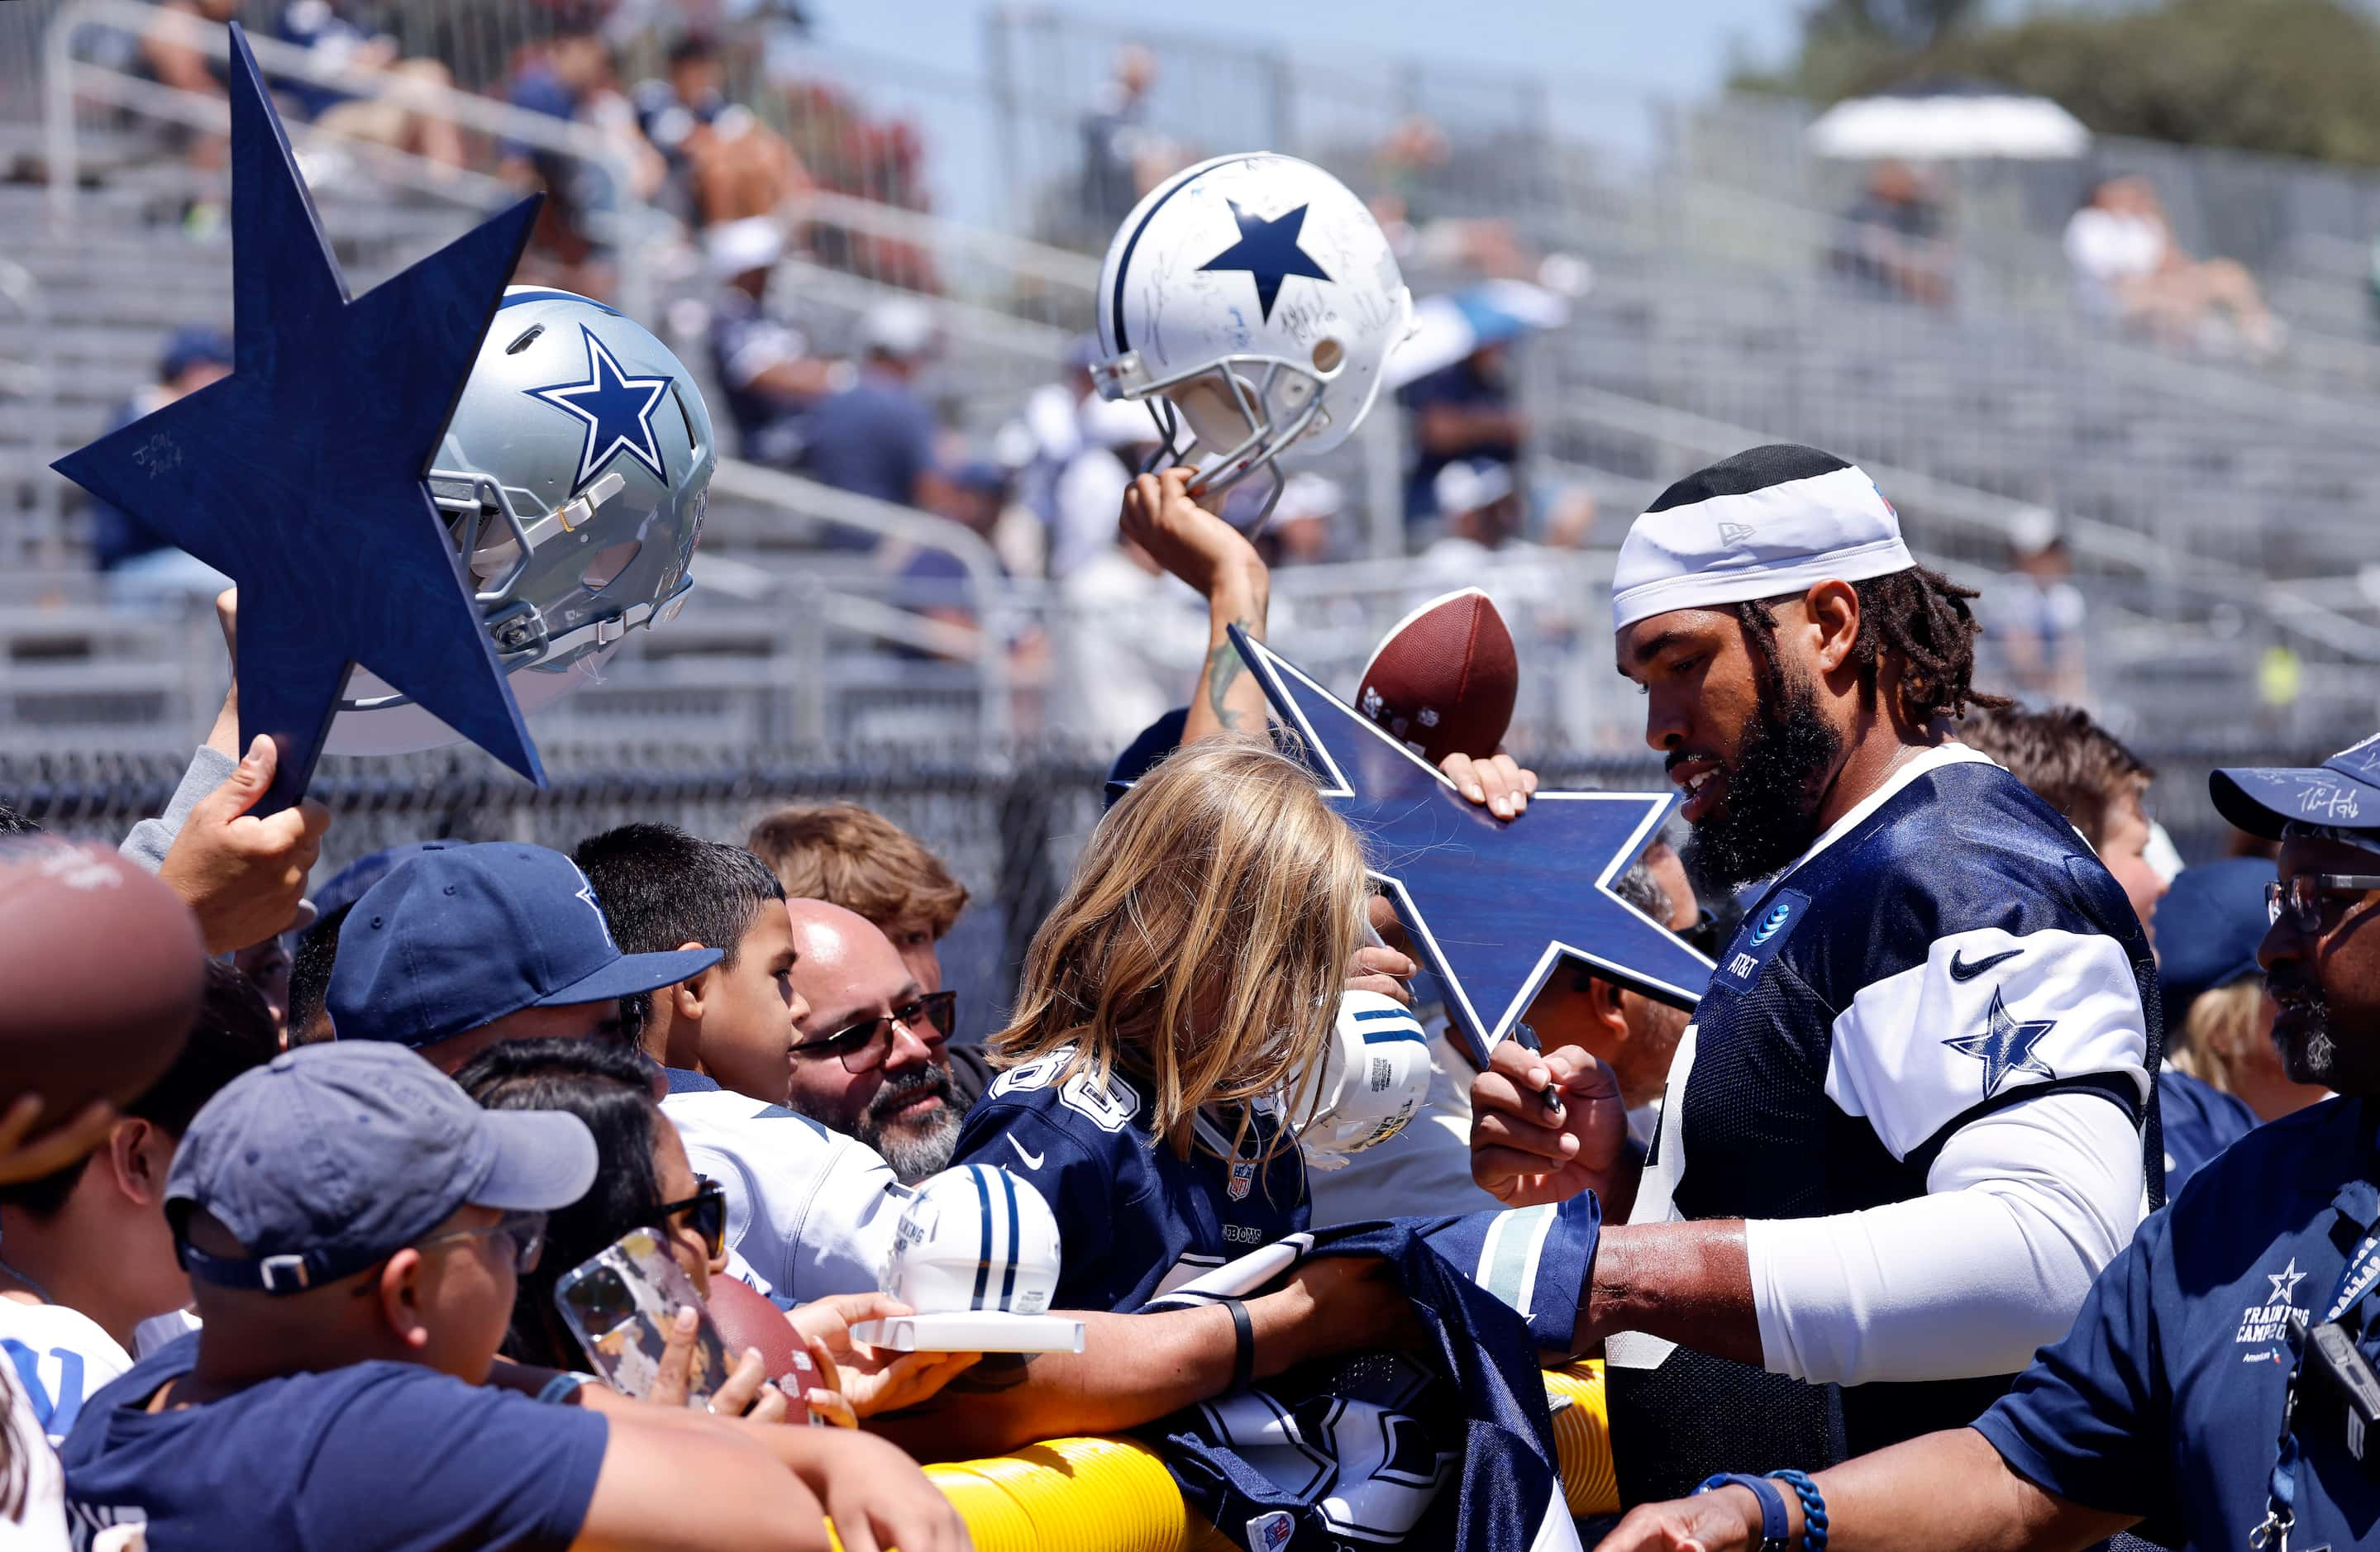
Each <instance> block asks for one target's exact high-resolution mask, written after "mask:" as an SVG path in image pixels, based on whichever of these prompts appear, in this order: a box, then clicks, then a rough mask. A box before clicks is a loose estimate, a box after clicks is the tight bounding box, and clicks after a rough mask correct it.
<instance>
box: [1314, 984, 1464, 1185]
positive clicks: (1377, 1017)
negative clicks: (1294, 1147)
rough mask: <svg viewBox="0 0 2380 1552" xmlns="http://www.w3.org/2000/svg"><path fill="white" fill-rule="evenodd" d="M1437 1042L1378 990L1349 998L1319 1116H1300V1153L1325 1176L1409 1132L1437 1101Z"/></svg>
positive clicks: (1326, 1061) (1327, 1067) (1318, 1094)
mask: <svg viewBox="0 0 2380 1552" xmlns="http://www.w3.org/2000/svg"><path fill="white" fill-rule="evenodd" d="M1429 1077H1430V1065H1429V1040H1428V1037H1427V1036H1426V1035H1424V1034H1423V1032H1422V1027H1421V1021H1420V1020H1419V1019H1417V1018H1415V1017H1414V1013H1413V1010H1412V1009H1410V1008H1408V1007H1406V1006H1405V1005H1404V1004H1403V1003H1402V1002H1399V1001H1397V1000H1395V999H1393V998H1390V997H1383V996H1382V995H1381V994H1380V993H1378V992H1377V991H1349V992H1343V993H1342V994H1341V996H1340V998H1339V1017H1338V1019H1337V1021H1336V1025H1335V1027H1334V1028H1333V1029H1332V1030H1331V1032H1330V1051H1329V1053H1328V1054H1327V1055H1326V1056H1325V1057H1324V1058H1323V1062H1322V1081H1321V1082H1320V1083H1319V1084H1318V1085H1316V1086H1315V1092H1314V1100H1313V1106H1312V1110H1311V1113H1310V1114H1309V1115H1308V1117H1307V1118H1306V1119H1305V1121H1304V1122H1302V1123H1301V1122H1297V1121H1296V1119H1295V1118H1294V1117H1293V1118H1292V1122H1293V1124H1295V1125H1296V1127H1297V1141H1298V1146H1300V1147H1302V1148H1304V1149H1305V1158H1306V1162H1308V1163H1309V1164H1312V1165H1313V1166H1314V1167H1315V1168H1317V1169H1321V1170H1336V1169H1341V1168H1342V1167H1344V1166H1345V1164H1346V1162H1347V1155H1349V1154H1353V1153H1361V1152H1363V1151H1364V1150H1365V1149H1366V1148H1367V1147H1372V1146H1377V1145H1378V1144H1380V1143H1385V1142H1387V1141H1388V1140H1389V1139H1390V1137H1393V1136H1395V1135H1396V1134H1398V1133H1400V1132H1402V1131H1403V1130H1404V1129H1405V1123H1406V1122H1409V1121H1411V1120H1413V1118H1414V1117H1415V1115H1416V1114H1418V1113H1419V1112H1420V1110H1421V1107H1422V1102H1423V1101H1424V1100H1426V1099H1427V1098H1428V1097H1429Z"/></svg>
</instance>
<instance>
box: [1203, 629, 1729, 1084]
mask: <svg viewBox="0 0 2380 1552" xmlns="http://www.w3.org/2000/svg"><path fill="white" fill-rule="evenodd" d="M1232 644H1233V647H1234V648H1235V649H1238V651H1239V654H1240V661H1242V662H1244V663H1245V664H1247V665H1248V668H1249V670H1250V672H1252V673H1255V674H1256V676H1257V683H1258V684H1260V685H1263V686H1264V692H1265V695H1266V697H1267V698H1268V699H1269V700H1270V701H1271V702H1272V705H1273V709H1274V710H1275V711H1277V712H1278V713H1279V714H1280V717H1281V721H1282V722H1283V724H1285V725H1286V727H1287V728H1288V729H1289V730H1290V731H1291V732H1292V733H1293V734H1295V735H1296V737H1297V739H1298V740H1299V741H1300V742H1301V743H1302V746H1303V747H1302V749H1301V750H1300V753H1301V754H1302V755H1303V756H1304V758H1305V762H1306V764H1307V766H1308V767H1309V768H1311V769H1312V770H1313V771H1314V772H1315V775H1316V776H1317V778H1318V780H1319V781H1320V782H1321V784H1322V795H1323V797H1324V798H1325V799H1327V800H1328V801H1329V802H1330V806H1331V807H1332V808H1334V809H1335V810H1337V811H1338V813H1339V815H1340V816H1341V817H1342V818H1344V819H1346V821H1347V822H1348V824H1349V825H1350V826H1352V827H1353V828H1354V831H1355V833H1356V835H1357V836H1358V837H1359V838H1360V839H1361V840H1362V842H1363V843H1364V855H1365V860H1366V870H1367V871H1368V872H1369V873H1370V875H1371V876H1372V877H1373V878H1374V879H1378V881H1379V884H1380V887H1381V890H1382V891H1383V892H1384V893H1385V894H1386V895H1387V896H1388V898H1389V900H1390V903H1392V904H1393V905H1395V907H1396V911H1397V915H1398V917H1399V918H1400V919H1402V920H1403V923H1404V925H1405V928H1406V930H1407V931H1408V932H1409V933H1410V934H1411V935H1412V938H1413V941H1414V947H1415V949H1416V950H1417V951H1418V952H1419V953H1420V957H1421V958H1422V960H1423V962H1424V963H1425V964H1427V966H1428V968H1429V970H1430V973H1431V974H1432V975H1434V976H1437V977H1438V981H1439V988H1440V989H1441V990H1442V991H1443V992H1444V993H1445V999H1446V1005H1447V1011H1448V1012H1449V1014H1450V1015H1451V1019H1452V1022H1453V1025H1454V1028H1455V1030H1456V1031H1457V1032H1458V1034H1459V1035H1460V1037H1462V1038H1463V1041H1464V1042H1465V1043H1466V1044H1467V1045H1468V1046H1469V1047H1470V1048H1471V1052H1472V1056H1473V1058H1474V1060H1475V1061H1477V1062H1479V1064H1480V1065H1482V1066H1483V1067H1484V1066H1485V1065H1486V1064H1487V1061H1488V1053H1489V1052H1491V1051H1493V1050H1494V1049H1495V1048H1496V1046H1497V1044H1498V1043H1499V1042H1500V1041H1501V1040H1502V1039H1503V1038H1504V1037H1505V1036H1506V1035H1508V1034H1510V1033H1511V1032H1512V1026H1513V1025H1515V1024H1517V1023H1518V1022H1520V1019H1521V1015H1522V1014H1523V1013H1524V1012H1526V1011H1527V1009H1528V1006H1529V1003H1530V1001H1531V1000H1532V999H1534V998H1535V997H1536V994H1537V991H1538V988H1541V987H1543V986H1544V985H1545V983H1546V981H1547V979H1548V977H1549V976H1551V975H1552V974H1553V972H1554V969H1555V967H1556V966H1557V965H1558V964H1560V963H1562V962H1563V961H1565V960H1568V961H1571V962H1573V963H1574V964H1583V965H1585V966H1587V967H1589V968H1591V969H1592V970H1593V971H1594V972H1595V973H1596V974H1597V976H1603V977H1605V978H1607V979H1609V980H1611V981H1614V982H1617V983H1618V984H1620V985H1621V986H1624V987H1627V988H1630V989H1631V990H1633V991H1637V992H1641V993H1643V994H1645V995H1646V996H1649V997H1654V998H1657V999H1658V1000H1661V1001H1664V1002H1668V1003H1670V1004H1672V1005H1675V1006H1679V1007H1691V1006H1693V1005H1694V1002H1695V1001H1696V1000H1699V999H1700V998H1701V996H1702V992H1703V988H1705V987H1706V985H1707V984H1708V983H1709V980H1710V972H1711V964H1710V961H1708V960H1707V959H1705V958H1704V957H1703V956H1702V955H1701V954H1699V953H1696V952H1694V950H1693V949H1691V948H1689V947H1687V946H1686V944H1685V943H1684V942H1683V941H1682V940H1680V939H1679V938H1678V937H1677V936H1676V935H1675V934H1673V933H1671V932H1670V930H1669V929H1668V928H1665V927H1663V926H1662V925H1661V924H1660V923H1659V922H1657V921H1655V920H1654V919H1653V918H1652V917H1650V916H1647V915H1645V914H1644V913H1642V912H1640V911H1638V910H1636V909H1635V907H1633V906H1632V905H1630V904H1629V903H1627V902H1625V901H1623V900H1621V898H1620V897H1619V896H1618V895H1617V894H1615V893H1613V892H1612V891H1611V883H1612V880H1613V879H1617V878H1618V877H1619V876H1620V875H1621V873H1623V872H1625V871H1626V870H1627V867H1628V866H1629V864H1630V863H1632V862H1633V861H1634V860H1635V859H1636V857H1637V856H1638V855H1640V854H1641V853H1642V852H1643V851H1644V850H1645V845H1646V844H1647V843H1649V842H1650V841H1651V840H1652V839H1653V836H1654V834H1655V832H1656V831H1658V830H1659V828H1660V824H1661V820H1662V819H1663V818H1666V817H1667V816H1668V815H1669V812H1670V808H1671V806H1673V805H1674V804H1675V803H1676V801H1677V799H1676V797H1675V796H1674V795H1673V794H1669V793H1606V792H1539V793H1537V794H1536V795H1535V796H1533V797H1531V798H1530V799H1529V810H1528V812H1527V813H1526V814H1525V815H1524V816H1522V817H1521V818H1517V819H1500V818H1496V817H1495V816H1493V815H1492V814H1490V813H1488V810H1487V809H1486V808H1483V807H1481V806H1478V805H1477V804H1475V803H1471V802H1468V801H1466V800H1465V799H1464V798H1463V794H1461V793H1460V792H1457V791H1456V790H1455V787H1454V783H1453V782H1451V781H1449V780H1448V779H1447V778H1446V776H1445V775H1444V774H1443V773H1442V772H1440V771H1439V770H1436V769H1435V768H1433V767H1432V766H1431V765H1429V763H1428V762H1427V761H1426V760H1424V759H1422V758H1420V757H1419V756H1417V755H1415V753H1414V752H1413V751H1412V750H1411V749H1409V748H1407V747H1406V746H1404V745H1403V744H1401V743H1399V742H1398V741H1397V739H1396V738H1395V737H1394V736H1392V735H1391V734H1390V732H1389V731H1388V730H1387V729H1384V728H1382V727H1381V726H1380V725H1379V724H1378V723H1377V722H1374V721H1371V720H1370V719H1369V718H1367V717H1366V716H1364V715H1363V714H1362V713H1360V712H1358V711H1357V710H1356V709H1354V707H1351V706H1349V705H1347V704H1346V703H1345V702H1343V701H1342V700H1340V699H1339V698H1338V697H1335V696H1333V695H1331V694H1330V691H1328V690H1326V689H1324V688H1323V687H1322V686H1321V685H1318V684H1316V683H1315V682H1314V681H1313V680H1312V679H1310V678H1308V677H1307V676H1306V675H1305V673H1301V672H1300V671H1299V670H1298V669H1297V668H1296V667H1295V666H1293V664H1291V663H1290V662H1288V661H1286V660H1284V659H1282V658H1280V657H1277V656H1275V655H1274V654H1273V653H1272V652H1271V651H1270V650H1269V649H1267V648H1266V647H1265V646H1264V645H1263V644H1262V643H1261V642H1258V641H1256V640H1254V639H1253V638H1251V637H1248V636H1247V635H1246V634H1245V632H1243V631H1241V630H1240V629H1239V628H1238V627H1237V626H1233V629H1232Z"/></svg>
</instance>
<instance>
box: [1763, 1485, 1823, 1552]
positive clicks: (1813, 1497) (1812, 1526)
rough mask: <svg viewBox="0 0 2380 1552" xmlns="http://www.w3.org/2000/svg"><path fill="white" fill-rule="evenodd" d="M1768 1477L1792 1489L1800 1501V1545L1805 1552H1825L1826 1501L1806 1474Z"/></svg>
mask: <svg viewBox="0 0 2380 1552" xmlns="http://www.w3.org/2000/svg"><path fill="white" fill-rule="evenodd" d="M1768 1475H1770V1476H1772V1477H1774V1478H1775V1479H1777V1480H1778V1481H1779V1482H1781V1483H1783V1484H1785V1485H1786V1486H1788V1487H1791V1488H1792V1489H1793V1496H1794V1497H1798V1498H1800V1499H1801V1500H1802V1545H1803V1547H1804V1548H1806V1549H1807V1552H1827V1499H1826V1495H1824V1494H1823V1493H1820V1492H1819V1491H1818V1485H1817V1484H1816V1483H1815V1482H1813V1481H1811V1480H1810V1476H1809V1473H1807V1472H1797V1471H1773V1472H1770V1473H1768Z"/></svg>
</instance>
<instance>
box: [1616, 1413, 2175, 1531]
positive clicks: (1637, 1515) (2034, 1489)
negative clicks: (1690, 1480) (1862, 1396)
mask: <svg viewBox="0 0 2380 1552" xmlns="http://www.w3.org/2000/svg"><path fill="white" fill-rule="evenodd" d="M1815 1481H1816V1482H1817V1485H1818V1491H1819V1492H1820V1493H1821V1494H1822V1495H1824V1497H1825V1498H1826V1503H1827V1547H1828V1552H1871V1549H1876V1552H1881V1549H1883V1548H1887V1547H1904V1546H1926V1547H1932V1548H1935V1549H1936V1552H2019V1549H2020V1548H2022V1549H2027V1552H2073V1549H2078V1548H2081V1547H2084V1546H2091V1545H2092V1544H2093V1543H2095V1542H2099V1541H2104V1540H2106V1539H2107V1537H2109V1536H2111V1535H2114V1534H2116V1533H2117V1532H2118V1531H2120V1530H2122V1529H2124V1528H2125V1527H2126V1526H2128V1525H2131V1524H2133V1523H2135V1522H2137V1520H2138V1516H2135V1515H2127V1514H2112V1513H2109V1512H2108V1511H2107V1510H2098V1509H2086V1508H2084V1507H2083V1505H2081V1504H2078V1503H2076V1502H2074V1501H2073V1500H2072V1499H2070V1498H2062V1497H2058V1495H2057V1494H2055V1493H2052V1492H2049V1491H2047V1490H2046V1489H2044V1488H2042V1487H2039V1486H2036V1485H2034V1484H2033V1483H2031V1482H2028V1481H2026V1480H2025V1479H2024V1478H2023V1477H2022V1476H2019V1475H2018V1474H2017V1473H2015V1472H2013V1471H2010V1469H2009V1466H2008V1462H2007V1461H2003V1460H2001V1459H2000V1456H1999V1452H1998V1450H1996V1449H1993V1448H1992V1447H1991V1445H1990V1444H1989V1442H1987V1441H1986V1440H1985V1437H1984V1436H1983V1435H1981V1434H1979V1433H1977V1432H1975V1431H1974V1430H1973V1428H1951V1429H1949V1430H1947V1431H1945V1432H1942V1433H1938V1434H1927V1435H1926V1436H1925V1437H1923V1438H1915V1439H1912V1440H1910V1441H1909V1442H1908V1443H1907V1444H1897V1445H1894V1446H1893V1447H1892V1448H1891V1449H1881V1450H1878V1451H1877V1452H1876V1453H1875V1454H1873V1455H1863V1456H1861V1457H1860V1458H1859V1459H1858V1460H1855V1461H1845V1462H1843V1463H1842V1464H1841V1465H1840V1466H1837V1467H1835V1468H1833V1469H1832V1470H1830V1471H1823V1472H1820V1473H1818V1474H1817V1476H1816V1478H1815ZM1779 1492H1780V1495H1781V1496H1782V1497H1783V1498H1784V1500H1785V1513H1786V1519H1787V1522H1788V1524H1789V1526H1790V1528H1791V1536H1790V1538H1789V1545H1791V1546H1802V1545H1803V1541H1802V1505H1801V1501H1800V1499H1799V1498H1797V1497H1795V1496H1794V1494H1793V1492H1792V1490H1791V1488H1786V1487H1783V1486H1782V1485H1780V1486H1779ZM1759 1545H1760V1506H1759V1502H1758V1500H1757V1499H1755V1498H1754V1497H1753V1496H1752V1491H1751V1489H1750V1488H1746V1487H1735V1486H1728V1487H1722V1488H1719V1489H1718V1491H1716V1492H1711V1493H1705V1494H1702V1495H1700V1496H1698V1497H1691V1498H1677V1499H1673V1500H1671V1501H1670V1502H1669V1503H1658V1504H1645V1505H1644V1506H1643V1507H1641V1508H1639V1509H1637V1510H1633V1511H1632V1512H1631V1513H1630V1514H1629V1516H1628V1518H1627V1519H1625V1520H1622V1521H1621V1522H1620V1525H1619V1528H1618V1529H1616V1530H1614V1531H1613V1532H1612V1533H1611V1534H1609V1536H1606V1537H1605V1538H1604V1539H1603V1542H1602V1544H1601V1545H1600V1546H1598V1547H1597V1552H1683V1549H1684V1548H1686V1547H1689V1546H1695V1547H1701V1548H1703V1549H1704V1552H1736V1549H1737V1548H1745V1549H1749V1548H1752V1547H1755V1546H1759Z"/></svg>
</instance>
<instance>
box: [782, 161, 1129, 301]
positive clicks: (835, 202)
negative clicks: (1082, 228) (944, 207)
mask: <svg viewBox="0 0 2380 1552" xmlns="http://www.w3.org/2000/svg"><path fill="white" fill-rule="evenodd" d="M789 213H792V214H794V215H795V216H796V218H807V219H808V220H812V221H820V222H824V223H826V224H829V225H834V226H847V227H849V228H850V229H851V230H853V231H855V232H865V233H867V234H868V236H878V237H885V238H888V239H891V240H893V241H897V242H906V243H914V244H915V245H917V247H919V248H930V249H957V250H960V251H965V252H968V253H972V254H976V255H978V256H980V257H982V258H984V259H986V260H987V261H990V262H991V263H994V264H997V265H1000V266H1001V267H1002V268H1004V269H1006V270H1008V271H1010V272H1011V273H1014V274H1017V275H1021V276H1026V277H1028V278H1030V279H1033V280H1038V281H1041V282H1043V283H1045V284H1048V285H1062V286H1067V287H1070V288H1072V289H1074V290H1077V291H1080V292H1082V293H1083V294H1084V296H1085V297H1088V296H1089V295H1090V294H1091V293H1092V292H1094V291H1096V290H1098V289H1099V261H1098V260H1096V259H1092V258H1089V257H1087V256H1086V255H1084V254H1080V253H1076V252H1075V251H1073V250H1072V249H1063V248H1057V247H1053V246H1052V245H1050V244H1049V243H1043V242H1035V241H1034V240H1033V239H1032V238H1030V237H1019V236H1012V235H1011V234H1009V233H1006V232H997V231H993V230H991V229H990V228H989V227H984V226H970V225H967V224H965V223H963V222H957V221H953V220H951V219H950V218H949V217H948V216H941V215H934V214H931V213H930V212H925V211H913V210H907V209H905V208H903V207H901V206H899V205H888V204H886V203H884V202H883V201H882V200H863V199H861V198H859V197H858V196H857V195H856V194H839V193H836V192H834V191H832V190H831V189H824V188H814V189H811V190H809V191H808V192H807V193H805V194H801V195H798V196H796V197H795V200H794V201H793V203H792V207H791V211H790V212H789Z"/></svg>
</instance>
